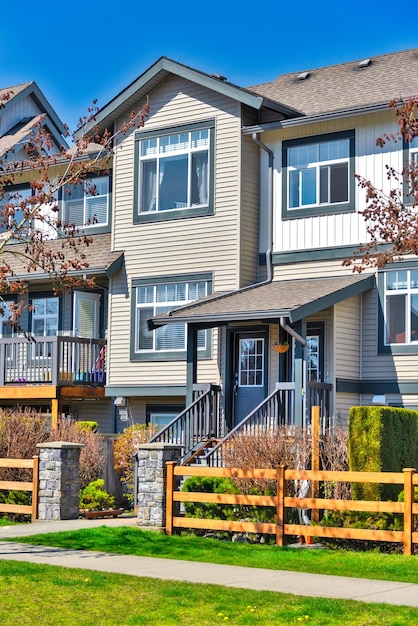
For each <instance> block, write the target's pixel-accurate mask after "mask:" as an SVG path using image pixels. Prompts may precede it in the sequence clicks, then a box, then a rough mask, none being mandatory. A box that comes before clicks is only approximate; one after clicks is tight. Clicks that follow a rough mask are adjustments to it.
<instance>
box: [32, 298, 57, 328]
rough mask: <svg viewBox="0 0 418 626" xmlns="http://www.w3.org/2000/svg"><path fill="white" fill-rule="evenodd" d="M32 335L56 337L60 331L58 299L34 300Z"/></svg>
mask: <svg viewBox="0 0 418 626" xmlns="http://www.w3.org/2000/svg"><path fill="white" fill-rule="evenodd" d="M31 306H32V308H33V311H32V334H33V335H34V336H35V337H51V336H55V335H56V334H57V331H58V298H54V297H51V298H32V302H31Z"/></svg>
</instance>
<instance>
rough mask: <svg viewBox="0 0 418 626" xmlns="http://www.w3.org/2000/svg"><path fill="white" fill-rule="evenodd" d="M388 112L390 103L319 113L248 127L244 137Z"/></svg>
mask: <svg viewBox="0 0 418 626" xmlns="http://www.w3.org/2000/svg"><path fill="white" fill-rule="evenodd" d="M388 110H389V107H388V103H387V102H381V103H379V104H373V105H368V106H364V107H356V108H355V109H343V110H340V111H332V112H330V113H318V114H316V115H301V116H300V117H297V118H293V119H288V120H277V121H275V122H266V123H265V124H257V125H256V126H247V127H246V128H243V129H242V132H243V134H244V135H253V134H254V133H264V132H267V131H269V130H279V129H281V128H290V127H292V126H302V125H303V126H305V125H306V124H315V123H316V122H326V121H329V120H338V119H342V118H346V117H349V116H350V115H367V114H368V113H374V112H377V111H388Z"/></svg>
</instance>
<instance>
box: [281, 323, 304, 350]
mask: <svg viewBox="0 0 418 626" xmlns="http://www.w3.org/2000/svg"><path fill="white" fill-rule="evenodd" d="M288 319H289V318H288V317H281V318H280V319H279V324H280V326H281V327H282V328H283V330H285V331H286V332H287V333H289V335H292V337H294V338H295V339H296V341H299V343H301V344H302V346H306V339H304V338H303V337H302V336H301V335H299V333H297V332H296V331H295V330H293V328H292V327H291V326H289V325H288V324H287V322H286V320H288Z"/></svg>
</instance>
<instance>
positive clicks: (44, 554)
mask: <svg viewBox="0 0 418 626" xmlns="http://www.w3.org/2000/svg"><path fill="white" fill-rule="evenodd" d="M103 525H106V526H122V525H128V526H129V525H132V526H134V525H136V519H135V518H117V519H108V520H106V519H105V520H70V521H59V522H35V523H34V524H24V525H19V526H0V559H10V560H14V561H27V562H31V563H41V564H45V565H61V566H64V567H70V568H71V567H72V568H81V569H87V570H96V571H100V572H110V573H118V574H127V575H129V576H138V577H143V576H147V577H150V578H159V579H163V580H181V581H185V582H192V583H207V584H215V585H223V586H225V587H238V588H243V589H256V590H264V591H278V592H282V593H291V594H295V595H301V596H313V597H322V598H339V599H350V600H357V601H360V602H378V603H384V604H392V605H397V606H402V605H403V606H411V607H417V608H418V584H417V585H413V584H408V583H398V582H388V581H383V580H363V579H360V578H349V577H346V576H325V575H322V574H306V573H300V572H291V571H284V570H269V569H256V568H251V567H236V566H233V565H216V564H213V563H194V562H191V561H178V560H172V559H161V558H151V557H139V556H125V555H121V554H107V553H103V552H87V551H82V550H66V549H62V548H53V547H47V546H32V545H28V544H23V543H18V538H19V537H22V536H30V535H31V534H32V535H33V534H37V533H48V532H57V531H62V530H75V529H80V528H92V527H95V526H103ZM6 537H7V538H16V541H13V542H6V541H1V539H4V538H6ZM411 558H415V557H411Z"/></svg>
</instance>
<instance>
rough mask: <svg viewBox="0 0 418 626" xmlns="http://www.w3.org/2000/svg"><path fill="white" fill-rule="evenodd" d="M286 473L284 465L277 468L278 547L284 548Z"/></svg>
mask: <svg viewBox="0 0 418 626" xmlns="http://www.w3.org/2000/svg"><path fill="white" fill-rule="evenodd" d="M285 471H286V468H285V466H284V465H281V466H280V467H278V468H277V475H276V546H280V547H282V546H283V543H284V532H283V531H284V516H285V506H284V499H285V495H286V490H285Z"/></svg>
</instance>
